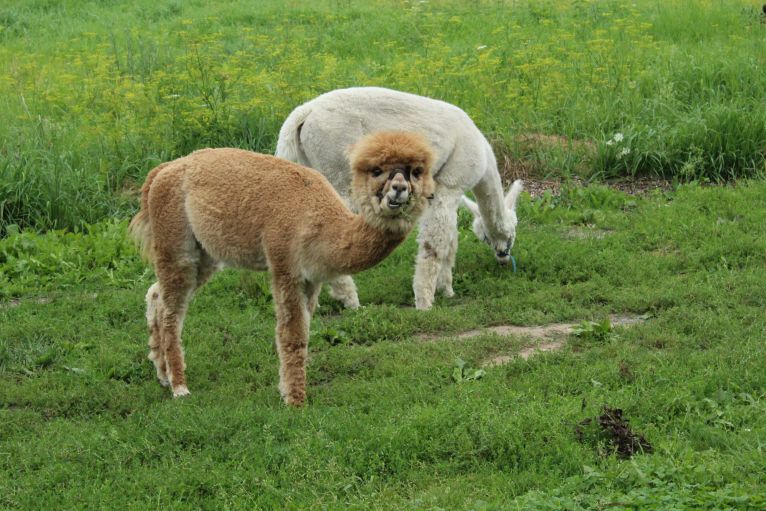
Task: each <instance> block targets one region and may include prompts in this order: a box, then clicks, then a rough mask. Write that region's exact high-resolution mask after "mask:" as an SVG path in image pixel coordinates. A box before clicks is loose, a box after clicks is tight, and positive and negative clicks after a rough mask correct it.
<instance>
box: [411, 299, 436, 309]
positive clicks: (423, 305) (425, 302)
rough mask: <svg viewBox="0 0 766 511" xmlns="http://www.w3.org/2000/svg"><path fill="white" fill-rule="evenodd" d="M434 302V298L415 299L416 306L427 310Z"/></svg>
mask: <svg viewBox="0 0 766 511" xmlns="http://www.w3.org/2000/svg"><path fill="white" fill-rule="evenodd" d="M433 304H434V302H433V300H423V299H416V300H415V308H416V309H418V310H421V311H427V310H429V309H430V308H431V307H432V306H433Z"/></svg>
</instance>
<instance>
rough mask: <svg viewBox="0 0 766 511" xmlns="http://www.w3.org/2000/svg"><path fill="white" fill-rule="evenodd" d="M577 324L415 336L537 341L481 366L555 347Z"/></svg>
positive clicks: (619, 321) (614, 318) (624, 319)
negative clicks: (483, 336)
mask: <svg viewBox="0 0 766 511" xmlns="http://www.w3.org/2000/svg"><path fill="white" fill-rule="evenodd" d="M644 319H645V318H643V317H640V316H628V315H623V314H612V315H611V316H609V321H610V322H611V324H612V326H613V327H616V326H628V325H633V324H635V323H639V322H641V321H644ZM578 324H579V323H551V324H549V325H540V326H516V325H499V326H492V327H488V328H481V329H476V330H467V331H465V332H461V333H458V334H453V335H433V334H424V335H421V336H419V337H418V339H419V340H421V341H426V342H435V341H439V340H444V339H456V340H465V339H470V338H472V337H478V336H480V335H487V334H494V335H498V336H501V337H508V336H513V337H521V338H524V339H532V340H534V341H537V342H536V343H535V344H532V345H530V346H526V347H524V348H522V349H521V350H520V351H519V352H518V353H514V354H498V355H495V356H494V357H492V358H490V359H488V360H486V361H485V362H484V363H483V364H482V365H483V366H484V367H490V366H498V365H505V364H508V363H509V362H511V361H512V360H513V359H515V358H521V359H523V360H527V359H529V358H530V357H532V356H533V355H537V354H538V353H543V352H547V351H556V350H559V349H561V348H563V347H564V344H565V343H566V338H567V336H569V334H571V333H572V331H573V329H574V328H575V327H576V326H577V325H578Z"/></svg>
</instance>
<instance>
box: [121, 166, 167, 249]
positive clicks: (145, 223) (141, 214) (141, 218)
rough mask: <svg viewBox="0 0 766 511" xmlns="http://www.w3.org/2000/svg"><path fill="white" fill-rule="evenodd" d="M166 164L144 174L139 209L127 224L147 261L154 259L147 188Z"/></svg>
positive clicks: (129, 231)
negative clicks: (144, 179)
mask: <svg viewBox="0 0 766 511" xmlns="http://www.w3.org/2000/svg"><path fill="white" fill-rule="evenodd" d="M168 164H169V162H168V163H163V164H162V165H159V166H158V167H155V168H154V169H152V170H151V171H150V172H149V174H148V175H147V176H146V181H145V182H144V186H142V187H141V209H139V211H138V213H136V216H134V217H133V220H131V221H130V225H129V226H128V233H129V234H130V236H131V238H133V241H135V243H136V245H137V246H138V248H139V250H140V251H141V257H143V258H144V259H145V260H147V261H152V260H153V259H154V254H153V253H152V222H151V218H150V217H149V190H150V189H151V187H152V182H154V178H156V177H157V175H158V174H159V173H160V171H161V170H162V169H164V168H165V167H166V166H167V165H168Z"/></svg>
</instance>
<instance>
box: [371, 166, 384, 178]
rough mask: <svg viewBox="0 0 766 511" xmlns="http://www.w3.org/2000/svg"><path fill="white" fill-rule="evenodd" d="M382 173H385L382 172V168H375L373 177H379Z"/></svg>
mask: <svg viewBox="0 0 766 511" xmlns="http://www.w3.org/2000/svg"><path fill="white" fill-rule="evenodd" d="M382 173H383V171H382V170H380V167H375V168H374V169H372V177H378V176H379V175H381V174H382Z"/></svg>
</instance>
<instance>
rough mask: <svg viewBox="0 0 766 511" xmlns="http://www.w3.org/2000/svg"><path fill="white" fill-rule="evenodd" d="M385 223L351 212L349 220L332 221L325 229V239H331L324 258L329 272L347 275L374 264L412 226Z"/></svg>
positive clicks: (388, 251) (382, 220) (383, 220)
mask: <svg viewBox="0 0 766 511" xmlns="http://www.w3.org/2000/svg"><path fill="white" fill-rule="evenodd" d="M386 225H387V222H386V220H385V219H381V218H380V217H374V218H369V217H366V216H363V215H353V216H352V218H350V219H349V221H346V222H342V223H339V224H333V225H332V227H331V228H330V229H329V232H326V233H325V236H326V237H325V239H327V240H331V243H330V244H329V245H327V249H328V252H329V253H327V254H325V256H326V257H325V260H326V261H327V262H328V266H329V267H331V268H332V270H333V271H332V273H336V274H338V275H348V274H353V273H358V272H360V271H363V270H366V269H367V268H370V267H372V266H375V265H376V264H377V263H379V262H380V261H382V260H383V259H385V258H386V257H387V256H388V255H389V254H390V253H391V252H393V251H394V249H395V248H396V247H397V246H399V244H401V243H402V241H404V240H405V239H406V238H407V234H409V232H410V230H411V229H412V224H410V225H409V226H407V227H406V228H403V226H402V225H401V224H400V223H396V224H395V226H394V228H393V229H387V228H386Z"/></svg>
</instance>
